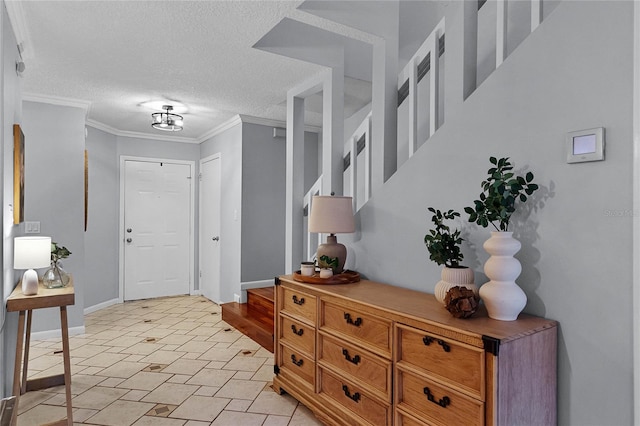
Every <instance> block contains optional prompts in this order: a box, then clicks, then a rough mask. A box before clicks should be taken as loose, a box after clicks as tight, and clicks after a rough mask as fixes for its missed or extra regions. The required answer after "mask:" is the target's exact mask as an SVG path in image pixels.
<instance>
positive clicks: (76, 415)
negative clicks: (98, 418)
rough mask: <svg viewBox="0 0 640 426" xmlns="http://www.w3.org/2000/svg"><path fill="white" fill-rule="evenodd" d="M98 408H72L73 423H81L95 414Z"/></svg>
mask: <svg viewBox="0 0 640 426" xmlns="http://www.w3.org/2000/svg"><path fill="white" fill-rule="evenodd" d="M96 413H98V410H89V409H88V408H75V409H74V410H73V423H74V424H75V423H83V422H84V421H86V420H87V419H88V418H89V417H92V416H95V415H96Z"/></svg>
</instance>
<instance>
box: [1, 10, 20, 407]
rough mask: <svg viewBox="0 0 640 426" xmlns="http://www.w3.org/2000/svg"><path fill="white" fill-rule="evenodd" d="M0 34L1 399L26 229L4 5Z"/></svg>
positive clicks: (7, 385) (11, 46)
mask: <svg viewBox="0 0 640 426" xmlns="http://www.w3.org/2000/svg"><path fill="white" fill-rule="evenodd" d="M0 14H1V15H2V17H1V19H0V34H2V54H1V56H0V60H1V61H2V65H1V67H0V70H1V71H0V72H2V77H1V78H2V87H1V88H0V94H1V96H2V111H1V113H0V116H1V117H2V124H3V128H2V133H1V134H0V164H2V173H0V188H2V191H3V192H2V199H3V207H2V209H1V210H0V218H2V230H3V232H2V234H3V241H2V246H0V255H1V256H2V279H1V280H0V282H1V283H2V285H1V286H0V295H2V309H0V323H2V324H4V328H0V366H2V369H3V370H4V371H6V372H7V373H8V374H1V375H0V391H1V393H2V395H11V385H12V383H11V377H12V376H11V374H10V373H12V372H13V361H14V353H15V352H14V348H15V345H16V343H15V342H16V334H17V333H16V328H17V325H18V321H17V314H16V313H11V314H7V313H6V311H5V308H4V307H5V300H6V298H7V297H8V296H9V294H10V293H11V291H12V290H13V288H14V286H15V285H16V281H17V279H18V278H17V277H16V276H15V275H14V271H13V237H14V236H19V235H20V234H21V232H22V229H23V226H20V225H14V224H13V208H12V206H13V124H14V123H21V121H22V102H21V87H20V79H19V78H18V76H17V75H16V72H15V63H16V60H18V59H19V57H20V56H19V54H18V49H17V47H16V44H17V43H16V39H15V36H14V35H13V30H12V28H11V24H10V23H9V19H8V17H7V10H6V8H5V5H4V2H3V3H2V7H0Z"/></svg>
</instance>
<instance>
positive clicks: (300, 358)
mask: <svg viewBox="0 0 640 426" xmlns="http://www.w3.org/2000/svg"><path fill="white" fill-rule="evenodd" d="M278 358H279V359H278V360H277V364H278V367H279V368H280V371H279V372H278V375H282V376H283V377H286V378H293V379H294V380H301V381H302V382H304V384H306V385H308V386H309V387H310V388H311V389H314V385H315V382H316V380H315V377H316V364H315V362H314V361H313V359H310V358H308V357H307V356H305V355H303V354H302V353H300V352H298V351H296V350H293V349H291V348H289V347H287V346H285V345H282V344H281V345H280V350H279V351H278Z"/></svg>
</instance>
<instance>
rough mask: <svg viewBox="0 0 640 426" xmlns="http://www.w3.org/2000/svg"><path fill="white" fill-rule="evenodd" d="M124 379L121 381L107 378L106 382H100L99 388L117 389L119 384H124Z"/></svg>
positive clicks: (116, 378) (118, 378)
mask: <svg viewBox="0 0 640 426" xmlns="http://www.w3.org/2000/svg"><path fill="white" fill-rule="evenodd" d="M124 380H125V379H121V378H120V377H109V378H108V379H106V380H103V381H102V382H100V386H105V387H108V388H115V387H117V386H118V385H119V384H120V383H122V382H124Z"/></svg>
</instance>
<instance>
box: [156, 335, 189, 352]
mask: <svg viewBox="0 0 640 426" xmlns="http://www.w3.org/2000/svg"><path fill="white" fill-rule="evenodd" d="M191 339H193V336H188V335H186V334H170V335H168V336H165V337H162V338H161V339H158V343H161V344H163V345H184V344H185V343H187V342H188V341H190V340H191ZM185 352H187V351H185Z"/></svg>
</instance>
